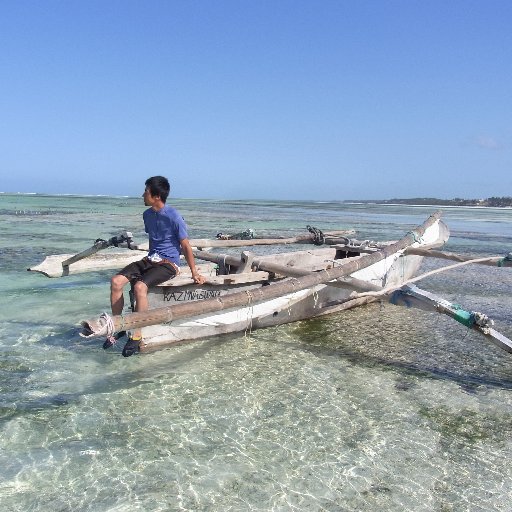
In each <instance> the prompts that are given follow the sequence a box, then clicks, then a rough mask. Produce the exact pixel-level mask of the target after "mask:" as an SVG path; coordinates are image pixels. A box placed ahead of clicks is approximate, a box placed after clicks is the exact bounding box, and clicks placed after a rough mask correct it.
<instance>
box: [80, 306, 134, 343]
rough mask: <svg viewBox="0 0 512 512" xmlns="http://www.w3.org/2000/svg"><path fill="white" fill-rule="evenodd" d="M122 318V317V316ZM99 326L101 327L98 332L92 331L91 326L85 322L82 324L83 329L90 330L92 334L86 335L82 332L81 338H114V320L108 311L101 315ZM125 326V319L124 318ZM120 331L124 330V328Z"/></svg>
mask: <svg viewBox="0 0 512 512" xmlns="http://www.w3.org/2000/svg"><path fill="white" fill-rule="evenodd" d="M121 317H122V315H121ZM122 318H123V317H122ZM98 324H99V325H100V326H101V327H100V328H99V329H97V330H93V329H91V326H90V325H88V324H87V325H84V322H82V327H84V328H86V329H87V330H89V331H90V334H86V333H84V332H83V331H82V332H81V333H80V336H82V337H83V338H89V337H90V336H113V335H114V333H115V326H114V320H113V318H112V317H111V316H110V315H109V314H108V313H107V312H106V311H104V312H103V313H102V314H101V315H100V317H99V319H98ZM123 324H124V318H123ZM120 330H122V328H121V329H120Z"/></svg>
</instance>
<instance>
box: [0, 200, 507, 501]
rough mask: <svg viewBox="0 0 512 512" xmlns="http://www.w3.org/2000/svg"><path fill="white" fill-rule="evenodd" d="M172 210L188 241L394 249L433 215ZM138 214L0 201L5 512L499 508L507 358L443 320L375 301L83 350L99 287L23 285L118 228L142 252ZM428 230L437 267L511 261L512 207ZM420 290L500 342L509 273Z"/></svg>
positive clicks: (472, 212)
mask: <svg viewBox="0 0 512 512" xmlns="http://www.w3.org/2000/svg"><path fill="white" fill-rule="evenodd" d="M172 203H173V204H174V205H175V206H177V207H178V208H179V209H180V211H181V212H182V214H183V215H184V217H185V219H186V221H187V223H188V224H189V228H190V234H191V236H192V237H194V238H200V237H212V236H214V235H215V234H216V233H217V232H219V231H222V232H226V233H227V232H237V231H242V230H244V229H247V228H251V229H253V230H254V231H255V232H256V234H257V235H258V236H268V235H272V234H277V235H291V234H297V233H299V232H304V228H305V226H306V225H307V224H310V225H313V226H317V227H319V228H321V229H323V230H325V231H327V230H329V229H346V228H354V229H356V230H357V232H358V236H359V237H360V238H363V239H374V240H384V239H396V238H398V237H400V236H401V235H402V234H404V233H405V232H406V231H408V230H409V229H411V228H412V227H414V226H415V225H417V224H420V223H421V222H422V221H423V220H424V219H425V218H426V217H427V216H428V215H429V214H430V213H432V211H434V210H435V208H428V207H407V206H378V205H344V204H339V203H314V202H263V201H247V202H243V201H207V200H203V201H201V200H175V201H172ZM143 209H144V207H143V205H142V204H141V200H140V199H136V198H108V197H73V196H65V197H62V196H60V197H57V196H42V195H30V196H26V195H7V194H0V232H1V237H0V270H1V272H0V289H1V290H2V293H1V295H0V334H1V338H0V340H1V341H0V392H1V395H0V429H1V441H0V446H1V450H0V504H1V506H2V510H9V511H11V510H12V511H27V510H30V511H46V510H54V511H71V510H73V511H77V510H79V511H82V510H84V511H125V510H126V511H135V510H141V511H142V510H144V511H159V510H161V511H164V510H172V511H174V510H190V511H198V510H201V511H202V510H215V511H216V510H218V511H227V510H232V511H247V510H255V511H270V510H275V511H278V510H279V511H288V510H290V511H292V510H293V511H302V510H307V511H323V510H327V511H362V510H364V511H374V510H390V511H404V510H410V511H452V510H453V511H461V510H471V511H479V510H482V511H484V510H485V511H487V510H499V511H508V510H510V507H511V505H510V504H511V503H512V490H511V489H512V469H511V465H510V460H511V456H512V442H511V434H512V355H510V354H507V353H506V352H503V351H501V350H500V349H498V348H497V347H495V346H494V345H492V344H491V343H489V342H488V341H487V340H485V339H484V338H482V337H480V336H479V335H478V334H476V333H473V332H470V331H468V330H467V329H465V328H464V327H462V326H461V325H459V324H456V323H454V322H453V321H451V320H449V319H448V318H446V317H441V316H436V315H433V314H429V313H425V312H421V311H417V310H414V311H411V310H407V309H401V308H396V307H394V306H390V305H385V304H374V305H371V306H367V307H364V308H359V309H357V310H353V311H349V312H346V313H343V314H340V315H332V316H329V317H325V318H323V319H321V320H314V321H308V322H300V323H296V324H291V325H287V326H281V327H278V328H273V329H266V330H261V331H256V332H253V333H250V334H246V335H244V334H241V335H238V336H232V337H230V338H228V339H214V340H210V341H203V342H198V343H192V344H188V345H184V346H181V347H174V348H170V349H167V350H163V351H160V352H156V353H152V354H149V355H143V356H136V357H131V358H128V359H125V358H123V357H122V356H121V353H120V350H117V349H114V350H112V351H107V352H106V351H103V350H102V348H101V342H98V341H85V340H83V339H81V338H80V337H79V336H78V335H77V332H78V328H77V326H78V324H79V322H80V320H82V319H84V318H88V317H90V316H94V315H97V314H99V313H101V312H102V311H104V310H106V309H108V292H109V291H108V277H109V273H108V272H104V273H93V274H91V275H86V276H84V275H78V276H70V277H67V278H64V279H48V278H45V277H43V276H42V275H39V274H34V273H31V272H27V271H26V268H27V267H29V266H32V265H35V264H37V263H38V262H40V261H41V260H42V259H43V258H44V256H46V255H48V254H58V253H70V252H78V251H80V250H82V249H84V248H86V247H88V246H90V245H91V244H92V242H93V241H94V240H95V239H96V238H98V237H102V238H107V237H109V236H111V235H113V234H116V233H117V232H119V231H122V230H124V229H127V230H129V231H132V232H133V233H134V235H135V238H136V239H137V240H141V241H142V240H144V234H143V229H142V221H141V213H142V211H143ZM444 219H445V220H446V222H447V223H448V225H449V226H450V228H451V231H452V236H451V239H450V241H449V243H448V245H447V250H451V251H457V252H463V253H473V254H479V255H486V254H493V255H494V254H495V255H504V254H506V253H507V252H509V251H511V250H512V211H511V210H500V209H474V208H452V209H445V210H444ZM260 250H262V249H260ZM436 266H439V264H438V263H437V262H433V261H428V262H426V263H425V265H424V268H423V270H430V269H432V268H434V267H436ZM421 286H422V287H424V288H426V289H429V290H430V291H433V292H435V293H438V294H440V295H442V296H444V297H445V298H447V299H450V300H455V301H457V302H459V303H461V304H462V305H464V306H466V307H468V308H471V309H476V310H479V311H483V312H486V313H488V314H489V315H490V316H492V317H493V318H494V319H495V320H496V326H495V327H497V328H498V329H499V330H501V331H502V332H503V333H504V334H506V335H507V336H509V337H512V313H511V311H512V297H511V290H512V269H497V268H488V267H463V268H461V269H458V270H456V271H452V272H450V273H447V274H441V275H437V276H434V277H431V278H428V280H426V281H425V282H423V283H422V284H421Z"/></svg>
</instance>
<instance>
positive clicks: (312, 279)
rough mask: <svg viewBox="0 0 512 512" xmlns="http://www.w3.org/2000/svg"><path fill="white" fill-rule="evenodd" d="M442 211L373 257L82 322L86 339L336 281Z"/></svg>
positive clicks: (398, 247)
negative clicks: (258, 285) (270, 282)
mask: <svg viewBox="0 0 512 512" xmlns="http://www.w3.org/2000/svg"><path fill="white" fill-rule="evenodd" d="M440 215H441V214H440V212H436V213H435V214H433V215H431V216H430V217H429V218H428V219H427V220H426V221H425V222H424V223H423V224H422V225H421V226H419V227H417V228H416V229H415V230H414V231H411V232H409V233H408V234H407V235H405V236H404V237H403V238H402V239H400V240H399V241H398V242H396V243H395V244H392V245H389V246H388V247H385V248H383V249H381V250H380V251H378V252H375V253H373V254H368V255H366V256H363V257H361V258H350V259H349V258H347V259H346V260H344V261H342V262H340V264H339V266H338V267H336V268H333V269H329V270H323V271H319V272H314V273H312V274H309V275H307V276H304V277H298V278H288V279H285V280H284V281H281V282H280V283H276V284H273V285H271V286H264V287H261V288H258V289H255V290H251V291H244V292H235V293H232V294H228V295H225V296H222V297H217V298H215V299H208V300H204V301H201V302H196V301H192V302H189V303H182V304H176V305H173V306H169V307H166V308H157V309H153V310H149V311H144V312H140V313H131V314H127V315H118V316H113V317H111V318H110V317H108V318H106V317H105V316H101V317H100V318H92V319H89V320H84V321H82V322H81V325H82V332H81V335H82V336H84V337H91V336H99V335H104V334H105V331H109V330H111V331H113V332H116V331H119V330H126V329H135V328H138V327H144V326H147V325H155V324H160V323H165V322H171V321H172V320H174V319H178V318H189V317H193V316H197V315H204V314H207V313H213V312H216V311H222V310H224V309H232V308H237V307H247V306H250V305H251V304H254V303H259V302H262V301H266V300H270V299H273V298H277V297H281V296H284V295H287V294H292V293H295V292H298V291H300V290H305V289H309V288H314V287H315V286H317V285H320V284H325V283H327V282H329V281H332V280H333V279H337V278H339V277H343V276H346V275H349V274H352V273H354V272H357V271H358V270H361V269H363V268H366V267H369V266H370V265H373V264H375V263H377V262H379V261H382V260H384V259H385V258H388V257H391V256H393V255H394V254H395V253H397V252H398V251H403V250H404V249H405V248H407V247H409V246H410V245H412V244H414V243H417V242H418V240H419V239H421V237H422V236H423V235H424V234H425V231H426V230H427V229H428V228H429V227H430V226H432V225H434V224H436V223H438V221H439V217H440Z"/></svg>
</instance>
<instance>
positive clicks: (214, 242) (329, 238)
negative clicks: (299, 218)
mask: <svg viewBox="0 0 512 512" xmlns="http://www.w3.org/2000/svg"><path fill="white" fill-rule="evenodd" d="M354 234H355V231H354V230H353V229H349V230H342V231H330V232H329V233H324V237H325V242H324V243H327V244H330V243H336V242H338V241H339V240H340V237H342V238H341V239H343V237H345V236H348V235H354ZM313 239H314V237H313V235H312V234H311V233H308V234H307V235H299V236H294V237H291V238H277V237H275V238H250V239H248V240H218V239H209V238H191V239H190V240H189V241H190V245H191V246H192V247H198V248H203V247H224V248H226V247H252V246H255V245H289V244H300V243H305V244H308V243H313ZM135 248H136V249H138V250H146V251H147V250H148V249H149V244H148V243H147V242H144V243H142V244H138V245H136V246H135Z"/></svg>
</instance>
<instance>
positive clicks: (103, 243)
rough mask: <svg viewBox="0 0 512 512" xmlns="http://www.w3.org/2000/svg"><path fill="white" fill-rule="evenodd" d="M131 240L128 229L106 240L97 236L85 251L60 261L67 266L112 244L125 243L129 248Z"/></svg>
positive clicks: (117, 245)
mask: <svg viewBox="0 0 512 512" xmlns="http://www.w3.org/2000/svg"><path fill="white" fill-rule="evenodd" d="M132 241H133V240H132V234H131V233H130V232H129V231H125V232H123V233H121V234H120V235H117V236H113V237H112V238H109V239H108V240H102V239H101V238H98V240H96V242H94V244H93V245H92V246H91V247H89V248H88V249H86V250H85V251H82V252H79V253H78V254H75V255H74V256H71V258H68V259H66V260H64V261H63V262H62V266H63V267H69V265H71V264H72V263H76V262H77V261H80V260H83V259H84V258H87V257H88V256H91V255H92V254H95V253H97V252H98V251H101V250H102V249H106V248H107V247H110V246H112V245H114V246H116V247H119V246H120V245H121V244H125V245H126V244H127V246H128V248H130V247H131V243H132Z"/></svg>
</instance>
